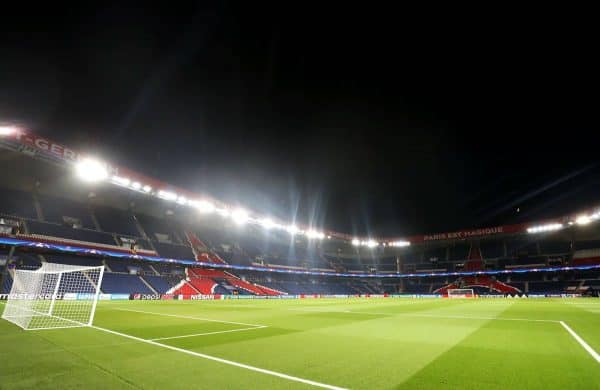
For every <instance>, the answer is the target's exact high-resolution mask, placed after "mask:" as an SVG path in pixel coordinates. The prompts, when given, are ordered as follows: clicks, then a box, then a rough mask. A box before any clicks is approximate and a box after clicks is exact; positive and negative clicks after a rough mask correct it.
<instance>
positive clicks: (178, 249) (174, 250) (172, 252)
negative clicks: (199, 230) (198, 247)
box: [154, 242, 194, 260]
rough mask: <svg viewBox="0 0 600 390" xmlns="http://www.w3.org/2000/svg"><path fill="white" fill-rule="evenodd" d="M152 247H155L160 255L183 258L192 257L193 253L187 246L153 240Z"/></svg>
mask: <svg viewBox="0 0 600 390" xmlns="http://www.w3.org/2000/svg"><path fill="white" fill-rule="evenodd" d="M154 248H156V251H157V252H158V254H159V255H160V256H162V257H166V258H170V259H185V260H192V259H194V253H193V252H192V248H190V247H189V246H184V245H176V244H167V243H162V242H155V243H154Z"/></svg>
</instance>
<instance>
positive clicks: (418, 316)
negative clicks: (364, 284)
mask: <svg viewBox="0 0 600 390" xmlns="http://www.w3.org/2000/svg"><path fill="white" fill-rule="evenodd" d="M3 307H4V303H0V312H1V311H2V310H3ZM94 325H95V326H94V327H91V328H90V327H86V328H73V329H56V330H41V331H23V330H21V329H20V328H18V327H16V326H15V325H13V324H11V323H9V322H7V321H4V320H0V388H1V389H31V388H35V389H45V388H60V389H69V388H77V389H80V388H85V389H96V388H98V389H121V388H123V389H125V388H143V389H181V388H187V389H192V388H199V389H205V388H206V389H208V388H211V389H218V388H228V389H251V388H260V389H265V388H267V389H292V388H305V389H309V388H314V389H318V388H329V389H335V388H349V389H374V388H399V389H441V388H444V389H504V390H506V389H507V388H510V389H570V388H581V389H600V356H598V352H600V300H599V299H583V298H582V299H535V300H534V299H512V300H511V299H452V300H448V299H406V298H385V299H384V298H373V299H364V298H351V299H306V300H241V299H240V300H225V301H101V302H100V303H99V304H98V309H97V312H96V318H95V321H94Z"/></svg>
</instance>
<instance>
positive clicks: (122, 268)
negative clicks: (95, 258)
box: [105, 259, 129, 273]
mask: <svg viewBox="0 0 600 390" xmlns="http://www.w3.org/2000/svg"><path fill="white" fill-rule="evenodd" d="M105 261H106V265H107V266H108V267H109V268H110V270H111V271H112V272H120V273H129V269H127V262H126V261H124V260H110V259H106V260H105Z"/></svg>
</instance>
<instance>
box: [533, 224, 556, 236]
mask: <svg viewBox="0 0 600 390" xmlns="http://www.w3.org/2000/svg"><path fill="white" fill-rule="evenodd" d="M562 228H563V224H562V223H549V224H546V225H539V226H532V227H530V228H527V233H531V234H535V233H542V232H551V231H555V230H560V229H562Z"/></svg>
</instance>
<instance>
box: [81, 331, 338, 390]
mask: <svg viewBox="0 0 600 390" xmlns="http://www.w3.org/2000/svg"><path fill="white" fill-rule="evenodd" d="M92 328H93V329H97V330H100V331H102V332H107V333H111V334H114V335H117V336H121V337H126V338H128V339H132V340H136V341H139V342H141V343H146V344H150V345H154V346H156V347H161V348H165V349H170V350H171V351H175V352H181V353H185V354H188V355H191V356H195V357H199V358H202V359H207V360H212V361H214V362H218V363H223V364H227V365H230V366H235V367H239V368H245V369H246V370H250V371H255V372H260V373H261V374H266V375H271V376H276V377H279V378H283V379H287V380H289V381H293V382H300V383H304V384H307V385H311V386H315V387H322V388H325V389H331V390H346V389H344V388H343V387H337V386H332V385H328V384H325V383H319V382H315V381H311V380H309V379H304V378H298V377H296V376H291V375H287V374H282V373H280V372H277V371H271V370H265V369H264V368H258V367H254V366H249V365H247V364H243V363H238V362H234V361H231V360H226V359H221V358H218V357H215V356H210V355H205V354H203V353H198V352H194V351H190V350H187V349H182V348H177V347H173V346H171V345H167V344H161V343H157V342H156V341H152V340H146V339H141V338H139V337H135V336H131V335H128V334H125V333H120V332H116V331H114V330H110V329H105V328H100V327H98V326H92Z"/></svg>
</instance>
